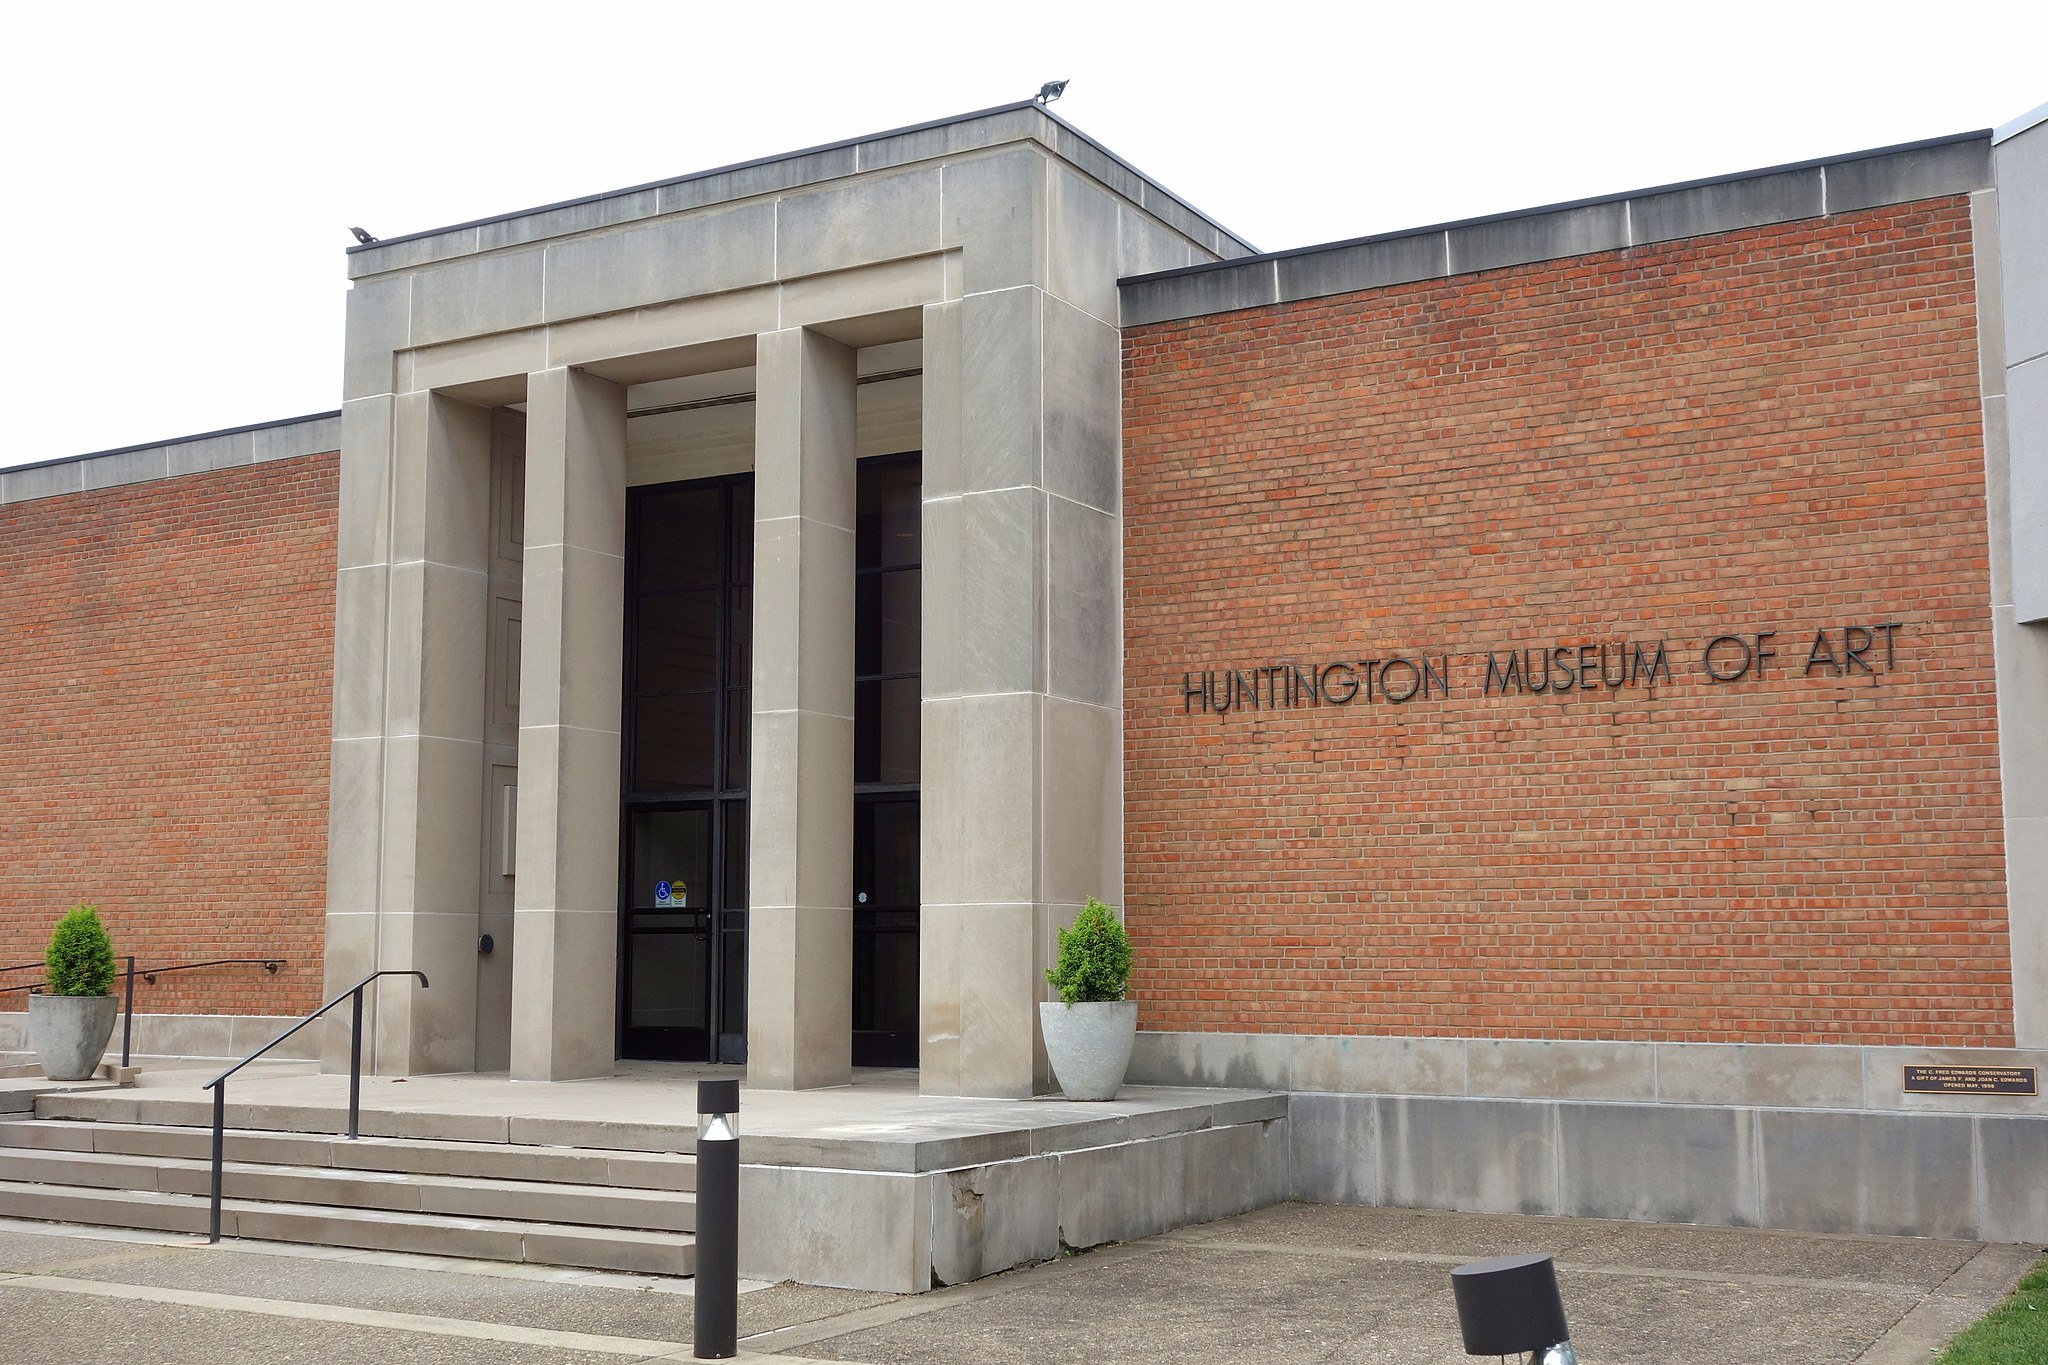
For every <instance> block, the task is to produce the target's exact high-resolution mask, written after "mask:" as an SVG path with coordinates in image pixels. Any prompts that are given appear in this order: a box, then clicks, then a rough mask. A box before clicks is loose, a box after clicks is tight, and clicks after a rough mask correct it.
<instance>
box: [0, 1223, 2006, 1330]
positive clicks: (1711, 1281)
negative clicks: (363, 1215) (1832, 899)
mask: <svg viewBox="0 0 2048 1365" xmlns="http://www.w3.org/2000/svg"><path fill="white" fill-rule="evenodd" d="M1523 1250H1542V1251H1549V1252H1552V1253H1554V1254H1555V1255H1556V1256H1557V1258H1558V1264H1559V1270H1560V1280H1561V1282H1562V1284H1563V1286H1564V1293H1565V1298H1566V1303H1567V1307H1568V1310H1569V1312H1570V1316H1571V1321H1572V1326H1573V1337H1574V1339H1575V1342H1576V1344H1577V1345H1578V1347H1579V1350H1580V1354H1581V1356H1582V1357H1583V1358H1584V1359H1585V1360H1587V1361H1588V1362H1589V1365H1595V1363H1596V1362H1597V1365H1630V1363H1632V1362H1641V1363H1642V1365H1651V1363H1652V1362H1671V1361H1680V1360H1685V1361H1691V1360H1707V1359H1711V1360H1713V1361H1715V1362H1717V1365H1744V1363H1746V1362H1754V1363H1755V1365H1776V1363H1777V1362H1802V1363H1804V1362H1860V1363H1861V1365H1905V1362H1925V1361H1927V1360H1928V1359H1929V1357H1930V1354H1931V1353H1932V1351H1933V1350H1934V1349H1935V1348H1936V1347H1938V1346H1939V1345H1940V1343H1941V1342H1942V1341H1943V1340H1945V1339H1946V1337H1947V1336H1948V1335H1949V1334H1951V1333H1953V1332H1954V1331H1956V1330H1958V1329H1959V1328H1961V1327H1962V1326H1963V1325H1965V1324H1967V1323H1968V1322H1970V1321H1972V1320H1973V1319H1975V1318H1976V1317H1978V1316H1979V1315H1981V1314H1982V1313H1983V1312H1984V1311H1985V1310H1986V1309H1988V1308H1989V1307H1990V1306H1991V1305H1992V1304H1993V1303H1995V1302H1996V1301H1997V1300H1998V1298H1999V1297H2000V1296H2001V1295H2003V1294H2004V1293H2005V1292H2006V1290H2007V1289H2008V1288H2009V1287H2010V1286H2011V1285H2012V1284H2013V1283H2014V1282H2015V1281H2016V1280H2017V1279H2018V1278H2019V1277H2020V1275H2021V1274H2022V1273H2024V1271H2025V1270H2026V1269H2027V1268H2028V1267H2029V1266H2031V1265H2032V1264H2033V1263H2034V1261H2035V1260H2036V1259H2037V1258H2038V1257H2039V1255H2040V1254H2041V1249H2040V1248H2038V1247H2031V1246H2000V1245H1984V1244H1981V1243H1975V1242H1955V1241H1934V1240H1927V1239H1917V1238H1871V1237H1832V1236H1813V1235H1803V1234H1794V1233H1784V1232H1768V1231H1763V1232H1759V1231H1746V1230H1736V1229H1727V1228H1700V1227H1673V1226H1662V1225H1654V1224H1641V1223H1613V1222H1594V1221H1587V1220H1574V1219H1552V1218H1516V1217H1506V1216H1496V1215H1481V1214H1459V1213H1440V1212H1422V1211H1409V1210H1392V1209H1363V1208H1334V1207H1326V1206H1314V1205H1303V1204H1286V1205H1280V1206H1277V1207H1274V1208H1270V1209H1264V1210H1261V1211H1259V1212H1256V1213H1251V1214H1246V1215H1244V1216H1242V1217H1238V1218H1231V1219H1225V1220H1222V1221H1220V1222H1215V1223H1209V1224H1206V1225H1203V1226H1201V1227H1195V1228H1189V1229H1186V1230H1183V1231H1181V1232H1177V1233H1171V1234H1168V1235H1166V1236H1163V1237H1155V1238H1150V1239H1147V1240H1145V1241H1141V1242H1131V1243H1126V1244H1122V1245H1117V1246H1112V1247H1106V1248H1103V1249H1101V1250H1098V1251H1095V1252H1091V1253H1089V1254H1086V1255H1081V1256H1074V1257H1070V1258H1066V1259H1063V1260H1060V1261H1056V1262H1052V1263H1049V1264H1045V1265H1040V1266H1037V1267H1033V1268H1031V1269H1027V1270H1021V1271H1016V1272H1012V1273H1010V1274H1006V1275H999V1276H995V1277H992V1278H990V1279H986V1280H981V1281H978V1282H975V1283H973V1284H967V1285H962V1286H959V1287H957V1288H952V1289H942V1290H938V1291H935V1292H933V1293H930V1294H924V1295H920V1296H916V1297H895V1296H891V1295H884V1294H871V1293H855V1292H850V1291H843V1290H830V1289H814V1288H807V1287H804V1286H799V1285H766V1286H750V1287H749V1288H748V1290H747V1292H746V1293H744V1294H743V1295H742V1296H741V1301H740V1331H741V1334H742V1338H743V1340H742V1347H743V1356H745V1357H747V1358H759V1359H763V1360H775V1361H780V1362H788V1363H789V1365H795V1363H796V1362H801V1361H844V1362H872V1363H874V1365H883V1363H884V1362H891V1363H897V1365H940V1363H941V1362H945V1363H947V1365H951V1363H952V1362H962V1361H974V1362H990V1363H991V1365H1010V1363H1014V1365H1025V1363H1026V1362H1041V1361H1043V1362H1065V1361H1075V1362H1079V1361H1160V1362H1166V1361H1173V1362H1191V1363H1194V1365H1200V1363H1201V1362H1212V1361H1213V1362H1219V1363H1220V1362H1226V1361H1227V1362H1232V1365H1236V1362H1239V1361H1242V1360H1244V1359H1246V1358H1253V1359H1261V1360H1287V1361H1314V1362H1321V1361H1327V1362H1337V1361H1346V1362H1349V1361H1359V1362H1377V1361H1386V1362H1400V1363H1401V1365H1450V1363H1451V1362H1460V1361H1465V1360H1467V1359H1469V1358H1468V1357H1466V1356H1465V1355H1464V1354H1463V1353H1462V1351H1461V1350H1460V1348H1459V1344H1458V1334H1457V1323H1456V1317H1455V1314H1454V1312H1453V1310H1452V1307H1451V1296H1450V1288H1449V1279H1448V1273H1449V1271H1450V1269H1451V1267H1452V1266H1455V1265H1458V1264H1461V1263H1463V1262H1465V1261H1467V1260H1471V1259H1474V1258H1477V1257H1480V1256H1485V1255H1494V1254H1500V1253H1504V1252H1509V1251H1523ZM690 1310H691V1301H690V1297H689V1284H688V1282H687V1281H675V1280H659V1279H649V1278H639V1277H633V1276H623V1275H616V1274H605V1273H598V1272H578V1271H567V1270H547V1269H541V1268H537V1267H529V1266H506V1265H497V1264H489V1263H481V1262H469V1261H447V1260H438V1259H431V1258H426V1257H409V1256H397V1255H389V1254H381V1253H374V1252H346V1251H339V1250H330V1249H321V1248H305V1247H287V1246H279V1245H274V1244H267V1243H258V1242H244V1243H226V1244H223V1245H222V1246H220V1247H212V1248H210V1247H208V1246H206V1245H205V1244H204V1243H203V1242H200V1241H196V1240H194V1239H191V1238H180V1237H165V1236H159V1235H154V1234H146V1233H130V1232H112V1231H103V1230H86V1229H78V1228H67V1227H58V1226H53V1225H42V1224H30V1223H5V1224H0V1315H4V1317H5V1320H6V1321H7V1322H8V1324H9V1331H8V1333H7V1339H8V1341H9V1342H10V1343H12V1344H13V1345H14V1346H15V1347H21V1346H23V1345H24V1344H30V1343H37V1342H42V1343H54V1342H62V1343H63V1344H64V1354H65V1355H66V1356H67V1357H68V1358H70V1359H74V1360H91V1361H101V1360H105V1361H116V1360H124V1361H135V1360H149V1361H155V1362H164V1365H202V1363H204V1365H227V1363H229V1362H257V1361H262V1362H298V1361H305V1362H316V1361H317V1362H331V1361H334V1360H338V1359H344V1360H345V1359H354V1360H360V1361H378V1362H414V1361H419V1362H470V1361H475V1362H486V1361H488V1362H519V1363H520V1365H529V1363H530V1365H586V1363H587V1365H598V1362H607V1363H611V1362H621V1361H632V1360H683V1359H688V1358H690V1355H691V1351H690V1347H689V1337H690ZM0 1354H4V1353H0ZM38 1354H40V1352H38ZM10 1358H15V1359H23V1358H27V1357H26V1356H13V1357H10Z"/></svg>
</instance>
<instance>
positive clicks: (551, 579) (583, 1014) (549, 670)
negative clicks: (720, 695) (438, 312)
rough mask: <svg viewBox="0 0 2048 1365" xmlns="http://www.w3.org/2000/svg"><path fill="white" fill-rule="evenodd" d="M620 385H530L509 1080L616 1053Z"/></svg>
mask: <svg viewBox="0 0 2048 1365" xmlns="http://www.w3.org/2000/svg"><path fill="white" fill-rule="evenodd" d="M625 553H626V391H625V390H624V389H623V388H621V387H620V386H619V385H617V384H613V383H610V382H608V381H606V380H603V379H598V378H595V377H594V376H591V375H587V374H584V373H582V372H581V371H578V370H573V369H551V370H542V371H540V372H538V373H536V374H533V375H530V376H528V378H527V423H526V554H525V568H524V574H523V577H522V584H521V592H522V597H523V605H522V611H523V617H522V621H521V634H520V667H519V814H518V824H519V837H518V851H517V855H516V856H517V871H516V875H515V877H514V879H513V925H514V932H513V942H514V944H515V945H516V947H515V951H514V954H513V961H512V1074H513V1075H514V1076H515V1077H517V1078H518V1079H520V1080H544V1081H559V1080H571V1079H575V1078H579V1077H588V1076H608V1075H610V1074H611V1072H612V1063H613V1061H614V1060H615V1058H616V1032H615V1029H616V1021H615V1017H614V1016H615V1008H614V1006H615V1002H616V1000H617V995H618V976H617V972H618V939H619V734H620V723H619V713H620V655H621V641H622V640H623V637H624V629H623V621H624V610H625V595H626V589H625V583H626V575H625Z"/></svg>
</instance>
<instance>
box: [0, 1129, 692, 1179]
mask: <svg viewBox="0 0 2048 1365" xmlns="http://www.w3.org/2000/svg"><path fill="white" fill-rule="evenodd" d="M9 1148H15V1149H21V1148H33V1149H39V1150H44V1151H67V1152H100V1153H106V1154H109V1155H120V1156H138V1157H152V1158H184V1159H188V1160H194V1161H210V1160H211V1159H212V1152H213V1134H212V1130H211V1129H210V1128H192V1127H184V1126H180V1125H174V1124H132V1123H105V1122H90V1121H83V1120H76V1119H36V1120H34V1121H24V1122H18V1123H0V1150H5V1149H9ZM225 1155H226V1157H227V1159H228V1160H229V1161H230V1162H247V1163H264V1164H274V1165H283V1166H301V1167H332V1168H335V1169H339V1170H349V1171H396V1172H404V1173H409V1174H417V1175H450V1176H467V1177H473V1178H480V1179H493V1180H531V1181H542V1182H546V1183H550V1184H560V1185H601V1186H606V1187H610V1188H618V1189H635V1190H664V1191H680V1192H688V1191H692V1190H695V1189H696V1188H697V1159H696V1157H695V1156H693V1155H690V1154H687V1153H671V1152H619V1151H607V1150H603V1149H596V1148H584V1147H535V1146H524V1145H519V1144H514V1143H505V1142H449V1141H443V1140H439V1139H433V1138H372V1137H366V1138H359V1139H356V1140H354V1141H351V1140H349V1139H348V1138H345V1137H334V1136H322V1135H319V1134H313V1133H278V1132H262V1131H252V1130H248V1129H234V1128H231V1129H229V1130H228V1132H227V1134H226V1142H225Z"/></svg>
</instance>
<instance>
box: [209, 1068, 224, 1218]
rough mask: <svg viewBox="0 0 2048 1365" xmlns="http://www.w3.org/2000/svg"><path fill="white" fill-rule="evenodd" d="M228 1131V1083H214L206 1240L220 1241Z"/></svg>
mask: <svg viewBox="0 0 2048 1365" xmlns="http://www.w3.org/2000/svg"><path fill="white" fill-rule="evenodd" d="M227 1131H228V1083H227V1082H226V1081H216V1082H215V1083H214V1086H213V1207H212V1211H211V1212H210V1213H209V1214H208V1218H207V1225H206V1240H207V1241H209V1242H218V1241H219V1240H220V1166H221V1155H222V1153H223V1152H224V1151H225V1150H226V1147H227Z"/></svg>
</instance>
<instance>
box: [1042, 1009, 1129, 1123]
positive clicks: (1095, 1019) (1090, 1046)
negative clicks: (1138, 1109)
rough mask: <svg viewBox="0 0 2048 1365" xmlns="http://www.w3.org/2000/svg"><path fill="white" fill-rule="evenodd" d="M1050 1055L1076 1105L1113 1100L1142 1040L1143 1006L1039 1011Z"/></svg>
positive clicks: (1059, 1079) (1062, 1083) (1058, 1074)
mask: <svg viewBox="0 0 2048 1365" xmlns="http://www.w3.org/2000/svg"><path fill="white" fill-rule="evenodd" d="M1038 1022H1039V1026H1040V1027H1041V1028H1043V1029H1044V1030H1045V1055H1046V1057H1047V1059H1048V1060H1050V1061H1051V1062H1052V1074H1053V1076H1054V1078H1055V1079H1057V1080H1058V1081H1059V1083H1060V1089H1061V1090H1062V1091H1063V1092H1064V1093H1065V1094H1066V1097H1067V1098H1068V1099H1070V1100H1113V1099H1115V1098H1116V1092H1117V1088H1118V1087H1119V1086H1121V1085H1122V1084H1123V1083H1124V1072H1125V1071H1126V1070H1128V1069H1129V1068H1130V1065H1131V1045H1132V1044H1134V1043H1135V1042H1137V1040H1138V1002H1137V1001H1135V1000H1096V1001H1087V1002H1084V1003H1082V1004H1078V1005H1068V1004H1064V1003H1062V1002H1061V1001H1058V1000H1048V1001H1045V1002H1044V1003H1042V1004H1040V1005H1039V1007H1038Z"/></svg>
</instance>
